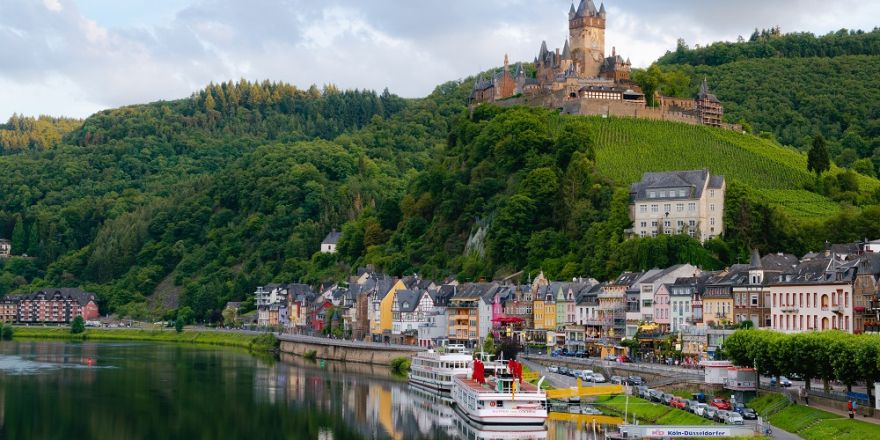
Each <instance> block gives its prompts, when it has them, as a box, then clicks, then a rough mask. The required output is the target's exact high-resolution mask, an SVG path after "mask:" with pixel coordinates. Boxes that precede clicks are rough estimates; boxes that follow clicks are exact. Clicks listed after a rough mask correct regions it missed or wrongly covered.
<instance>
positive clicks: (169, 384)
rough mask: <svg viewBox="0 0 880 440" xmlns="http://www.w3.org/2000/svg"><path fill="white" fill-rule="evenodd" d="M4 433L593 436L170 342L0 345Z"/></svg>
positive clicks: (320, 366) (329, 373) (296, 365)
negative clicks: (501, 424)
mask: <svg viewBox="0 0 880 440" xmlns="http://www.w3.org/2000/svg"><path fill="white" fill-rule="evenodd" d="M34 414H51V415H52V416H51V421H52V423H47V420H46V419H41V418H40V417H34ZM0 438H28V439H43V438H46V439H48V438H53V439H54V438H65V439H67V438H77V439H90V438H95V439H118V438H126V439H138V438H145V439H146V438H150V439H155V438H212V439H225V438H230V439H232V438H235V439H239V438H266V439H274V438H287V439H318V438H319V439H357V438H376V439H386V438H387V439H545V438H549V439H572V440H575V439H578V440H579V439H594V438H600V437H599V436H596V435H594V434H593V431H592V430H591V429H589V427H587V428H585V426H584V423H581V422H579V421H575V422H572V421H569V420H558V421H549V422H548V424H547V429H546V430H545V431H541V432H529V433H517V432H501V431H497V430H481V429H478V428H476V427H473V426H470V425H469V424H468V423H466V422H464V421H463V420H461V418H460V417H458V415H457V414H456V413H455V412H454V411H453V409H452V408H451V407H450V406H449V405H448V403H447V402H446V401H444V400H443V399H441V398H439V397H437V396H435V395H433V394H431V393H429V392H426V391H421V390H419V389H416V388H412V387H410V386H409V384H407V383H406V381H404V380H402V379H400V378H396V377H393V376H392V375H391V373H390V371H389V369H388V368H386V367H377V366H368V365H360V364H343V363H333V362H323V363H322V362H317V363H316V362H310V361H306V360H303V359H301V358H297V357H287V356H285V357H284V358H282V359H281V360H280V361H275V360H271V359H264V358H255V357H253V356H251V355H250V354H248V353H246V352H244V351H236V350H229V349H216V348H201V347H192V346H180V345H171V344H148V343H131V344H118V343H58V342H4V343H0Z"/></svg>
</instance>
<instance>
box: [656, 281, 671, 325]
mask: <svg viewBox="0 0 880 440" xmlns="http://www.w3.org/2000/svg"><path fill="white" fill-rule="evenodd" d="M654 323H655V324H658V325H659V326H660V328H661V329H662V330H664V331H668V330H669V285H668V284H662V285H661V286H660V287H659V288H658V289H657V292H656V293H654Z"/></svg>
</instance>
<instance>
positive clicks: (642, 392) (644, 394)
mask: <svg viewBox="0 0 880 440" xmlns="http://www.w3.org/2000/svg"><path fill="white" fill-rule="evenodd" d="M650 391H651V389H650V388H648V387H646V386H644V385H639V386H637V387H636V389H635V390H633V393H634V394H635V395H636V396H639V397H641V398H642V399H649V398H650V397H649V396H648V392H650Z"/></svg>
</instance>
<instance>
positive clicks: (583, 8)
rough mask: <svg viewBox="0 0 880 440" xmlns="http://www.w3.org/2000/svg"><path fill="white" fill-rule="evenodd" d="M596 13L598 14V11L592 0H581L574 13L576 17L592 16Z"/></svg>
mask: <svg viewBox="0 0 880 440" xmlns="http://www.w3.org/2000/svg"><path fill="white" fill-rule="evenodd" d="M596 14H598V11H597V10H596V5H595V3H593V0H581V3H580V5H578V8H577V12H575V15H577V16H578V17H586V16H594V15H596Z"/></svg>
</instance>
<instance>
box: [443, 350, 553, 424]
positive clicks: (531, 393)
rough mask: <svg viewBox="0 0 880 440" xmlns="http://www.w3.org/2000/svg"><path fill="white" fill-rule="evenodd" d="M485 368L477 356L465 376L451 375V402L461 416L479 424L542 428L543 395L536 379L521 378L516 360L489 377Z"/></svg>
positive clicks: (543, 417)
mask: <svg viewBox="0 0 880 440" xmlns="http://www.w3.org/2000/svg"><path fill="white" fill-rule="evenodd" d="M485 371H486V370H485V366H484V364H483V362H482V361H480V360H479V359H477V360H475V361H474V362H473V367H472V368H471V374H470V375H469V376H468V375H461V376H455V379H454V380H453V387H452V401H453V402H454V403H455V409H456V410H457V411H458V412H459V413H460V414H461V415H462V416H464V417H466V418H467V419H468V420H470V421H471V422H473V423H477V424H479V425H482V426H501V425H503V426H518V427H529V426H531V427H536V428H540V427H543V425H544V422H545V421H546V420H547V396H546V394H545V393H544V391H543V390H541V388H540V382H539V383H538V386H535V385H532V384H530V383H527V382H524V381H522V367H521V364H519V363H518V362H516V361H509V362H508V363H507V366H506V367H505V368H499V369H495V371H494V373H495V374H494V375H491V376H487V375H485ZM541 381H543V379H541Z"/></svg>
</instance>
